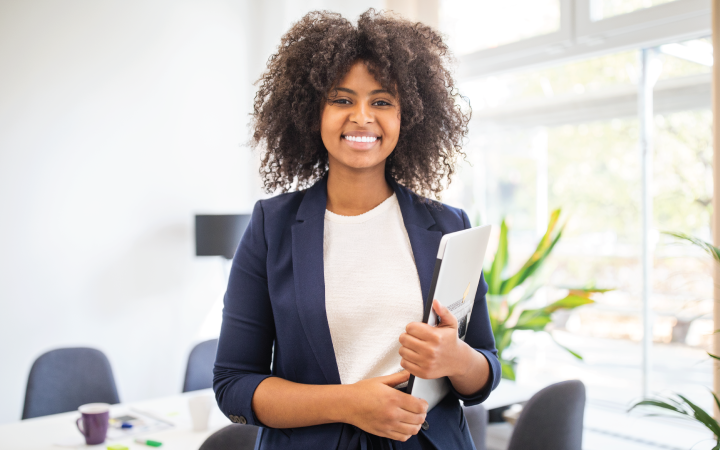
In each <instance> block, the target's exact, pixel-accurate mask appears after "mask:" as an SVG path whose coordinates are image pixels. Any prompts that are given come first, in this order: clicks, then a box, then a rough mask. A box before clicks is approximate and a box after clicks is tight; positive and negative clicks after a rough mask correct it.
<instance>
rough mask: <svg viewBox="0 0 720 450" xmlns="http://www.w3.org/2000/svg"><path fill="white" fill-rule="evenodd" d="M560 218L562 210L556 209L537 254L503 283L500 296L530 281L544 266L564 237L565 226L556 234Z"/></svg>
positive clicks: (534, 253) (531, 256)
mask: <svg viewBox="0 0 720 450" xmlns="http://www.w3.org/2000/svg"><path fill="white" fill-rule="evenodd" d="M559 218H560V210H559V209H556V210H555V211H553V212H552V214H551V216H550V222H549V224H548V228H547V231H546V232H545V235H544V236H543V237H542V239H540V242H539V243H538V245H537V248H536V249H535V252H533V254H532V255H530V258H529V259H528V260H527V261H526V262H525V264H523V266H522V267H521V268H520V270H518V271H517V273H516V274H515V275H513V276H511V277H510V278H508V279H507V280H504V281H503V282H502V284H501V286H500V292H499V293H500V294H503V295H504V294H508V293H509V292H510V291H512V290H513V289H515V288H516V287H517V286H519V285H521V284H522V283H523V282H524V281H525V280H526V279H528V277H530V276H531V275H532V274H533V273H535V271H536V270H537V269H538V268H539V267H540V266H542V263H543V261H545V258H547V256H548V255H549V254H550V252H551V251H552V249H553V247H555V244H557V242H558V240H560V236H562V231H563V228H564V226H561V227H560V229H558V230H557V232H555V227H556V226H557V224H558V220H559Z"/></svg>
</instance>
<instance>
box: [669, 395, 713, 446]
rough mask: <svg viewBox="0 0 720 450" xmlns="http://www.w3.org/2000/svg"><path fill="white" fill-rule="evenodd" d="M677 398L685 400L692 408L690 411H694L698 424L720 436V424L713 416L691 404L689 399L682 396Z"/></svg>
mask: <svg viewBox="0 0 720 450" xmlns="http://www.w3.org/2000/svg"><path fill="white" fill-rule="evenodd" d="M677 396H678V397H680V398H681V399H683V401H684V402H685V403H687V404H688V406H690V409H692V411H693V414H694V416H695V419H697V421H698V422H700V423H702V424H703V425H705V426H706V427H707V428H708V429H709V430H710V431H712V432H713V434H714V435H715V436H720V424H718V422H717V420H715V419H713V418H712V416H711V415H710V414H708V413H707V412H706V411H705V410H704V409H702V408H701V407H699V406H697V405H696V404H695V403H693V402H691V401H690V400H688V399H687V398H685V397H683V396H682V395H680V394H677Z"/></svg>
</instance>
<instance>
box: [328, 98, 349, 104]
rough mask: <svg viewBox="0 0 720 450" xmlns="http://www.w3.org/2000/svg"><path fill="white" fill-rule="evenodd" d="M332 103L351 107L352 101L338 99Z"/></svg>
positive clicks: (331, 101)
mask: <svg viewBox="0 0 720 450" xmlns="http://www.w3.org/2000/svg"><path fill="white" fill-rule="evenodd" d="M330 103H332V104H334V105H349V104H350V100H348V99H346V98H338V99H334V100H330Z"/></svg>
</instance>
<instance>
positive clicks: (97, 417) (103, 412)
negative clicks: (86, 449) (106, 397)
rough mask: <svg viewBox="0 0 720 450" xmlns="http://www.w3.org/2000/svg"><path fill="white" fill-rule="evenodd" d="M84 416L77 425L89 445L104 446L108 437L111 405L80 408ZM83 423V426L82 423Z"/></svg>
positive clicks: (102, 404)
mask: <svg viewBox="0 0 720 450" xmlns="http://www.w3.org/2000/svg"><path fill="white" fill-rule="evenodd" d="M78 411H80V413H81V414H82V417H81V418H79V419H78V420H77V421H76V422H75V425H77V427H78V430H80V432H81V433H82V434H83V436H85V443H86V444H87V445H96V444H102V443H103V442H105V437H106V436H107V431H108V423H109V420H110V405H108V404H107V403H88V404H87V405H82V406H81V407H80V408H78ZM81 421H82V425H80V422H81Z"/></svg>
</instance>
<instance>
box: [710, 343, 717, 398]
mask: <svg viewBox="0 0 720 450" xmlns="http://www.w3.org/2000/svg"><path fill="white" fill-rule="evenodd" d="M708 356H709V357H711V358H715V359H720V356H717V355H713V354H712V353H709V352H708ZM713 395H715V394H713Z"/></svg>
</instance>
